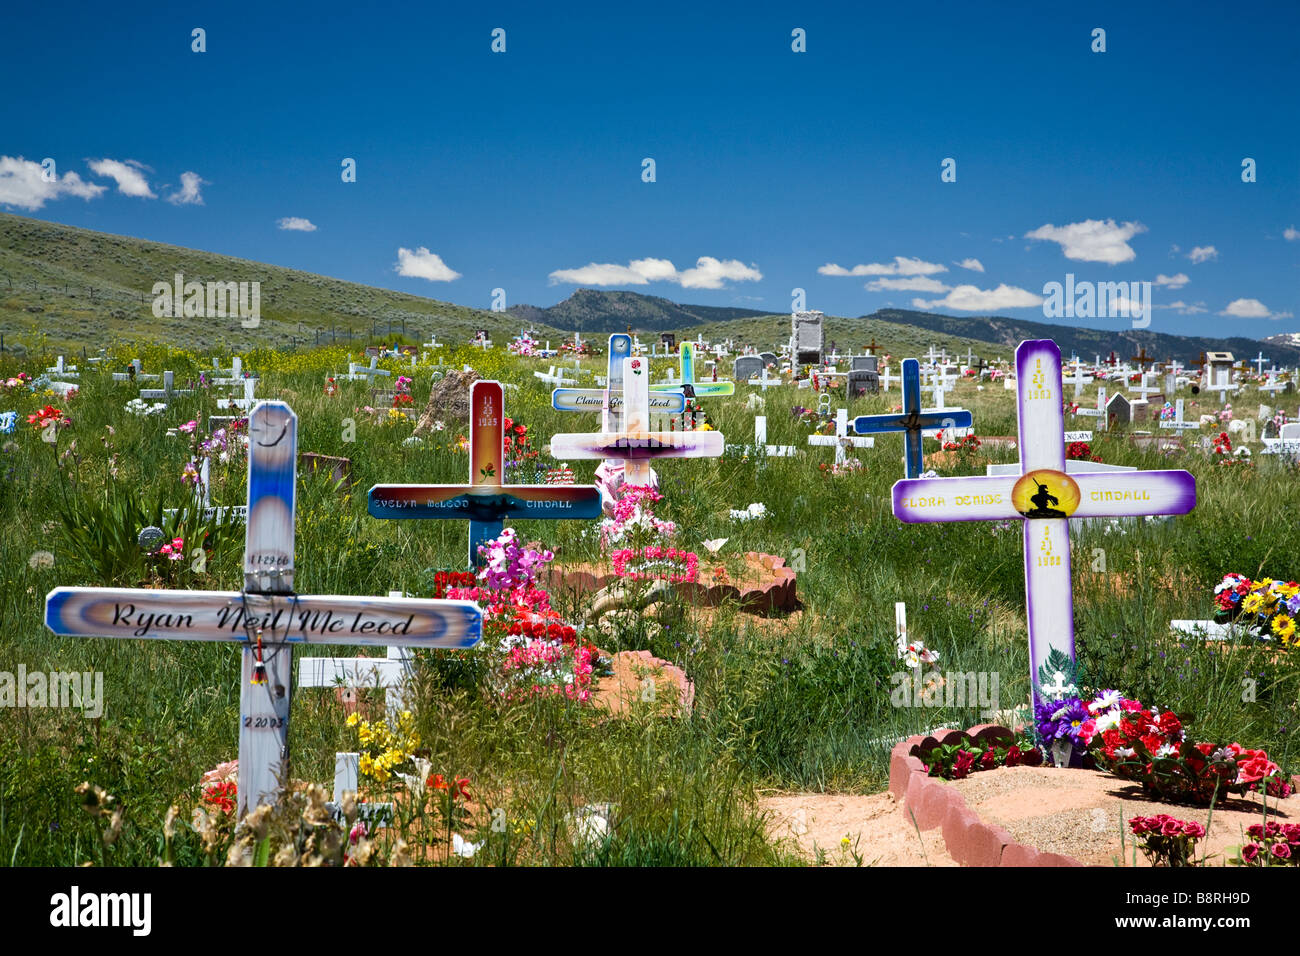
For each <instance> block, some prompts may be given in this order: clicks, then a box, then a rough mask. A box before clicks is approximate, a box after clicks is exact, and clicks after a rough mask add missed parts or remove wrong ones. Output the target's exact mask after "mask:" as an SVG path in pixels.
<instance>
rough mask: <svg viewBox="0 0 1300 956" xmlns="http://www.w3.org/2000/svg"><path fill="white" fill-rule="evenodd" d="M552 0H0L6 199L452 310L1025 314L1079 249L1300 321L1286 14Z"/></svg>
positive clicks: (1034, 311)
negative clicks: (597, 292) (377, 2)
mask: <svg viewBox="0 0 1300 956" xmlns="http://www.w3.org/2000/svg"><path fill="white" fill-rule="evenodd" d="M549 7H550V5H543V4H526V5H525V4H519V5H506V4H494V5H490V6H486V7H483V8H481V9H479V8H478V5H471V4H456V5H447V7H446V9H439V8H437V7H434V6H428V5H419V6H417V5H411V7H410V9H408V10H404V11H396V12H394V11H386V12H375V11H374V10H372V8H370V7H368V6H367V5H364V4H340V3H331V2H321V3H315V4H311V5H301V6H296V7H294V6H290V5H280V4H274V5H273V4H249V5H239V4H224V3H223V4H210V5H198V6H193V7H183V6H182V5H172V4H154V5H150V6H149V7H148V8H142V9H140V10H138V11H131V10H123V9H121V8H120V7H119V6H117V5H110V6H103V5H96V6H93V7H92V6H83V7H76V6H74V7H73V8H71V9H68V8H57V15H56V14H55V13H53V12H51V11H52V10H54V9H56V8H49V7H47V6H43V5H37V4H19V5H15V6H11V7H10V8H9V9H7V10H6V21H7V22H6V25H5V33H6V54H5V57H4V60H3V62H0V78H2V79H3V82H4V88H5V90H6V93H7V95H6V96H5V97H4V98H3V99H2V100H0V130H2V131H3V132H2V133H0V208H2V209H4V210H5V211H8V212H14V213H18V214H21V215H30V216H36V217H41V218H46V219H50V220H53V221H57V222H63V223H68V224H71V225H76V226H84V227H87V228H91V229H98V230H103V231H106V232H113V233H123V234H127V235H132V236H139V237H142V238H146V239H152V240H158V241H161V242H169V243H174V244H177V245H182V246H189V247H193V248H199V249H205V250H209V251H213V252H219V253H225V254H229V255H235V256H240V257H242V258H245V259H252V260H258V261H265V262H270V263H274V264H277V265H283V266H289V267H293V268H299V269H305V270H309V271H312V272H320V273H324V274H326V275H331V276H336V277H339V278H343V279H349V280H353V281H357V282H364V283H368V284H372V285H379V286H385V287H388V288H393V289H399V290H402V291H406V292H412V293H416V294H420V295H428V296H431V297H434V298H440V299H447V300H451V301H453V302H458V303H462V304H465V305H471V306H477V307H481V308H487V307H489V306H490V305H491V301H492V290H493V289H494V288H498V287H499V288H503V289H505V291H506V302H507V304H508V305H513V304H518V303H522V302H530V303H534V304H538V305H549V304H552V303H554V302H556V301H559V300H560V299H563V298H565V297H566V296H568V295H569V294H570V293H571V292H572V291H573V290H574V289H575V288H577V287H579V286H588V287H590V286H597V285H599V287H603V288H622V289H632V290H635V291H640V292H646V293H649V294H654V295H663V296H667V297H669V298H672V299H675V300H677V301H681V302H692V303H702V304H711V305H741V306H752V307H754V308H757V309H763V310H768V311H776V312H781V311H787V310H789V309H790V307H791V290H792V289H794V288H802V289H804V290H806V296H807V306H808V307H809V308H817V309H822V310H823V311H826V312H828V313H834V314H840V315H860V314H864V313H869V312H872V311H874V310H875V309H878V308H882V307H887V306H895V307H902V308H912V307H924V308H927V309H931V310H933V311H939V312H945V313H949V314H953V315H977V314H989V313H994V314H1003V315H1012V316H1017V317H1020V318H1025V319H1040V320H1041V319H1042V318H1043V317H1044V313H1043V306H1042V304H1041V301H1040V300H1041V299H1042V298H1043V295H1044V284H1045V283H1048V282H1053V281H1055V282H1064V281H1065V277H1066V274H1067V273H1072V274H1073V275H1074V276H1075V279H1076V281H1082V280H1090V281H1125V282H1140V281H1149V282H1152V283H1156V285H1155V286H1154V289H1153V296H1152V297H1153V301H1154V304H1155V306H1156V307H1155V309H1154V311H1153V319H1152V322H1151V325H1150V328H1151V329H1152V330H1153V331H1163V332H1176V333H1183V334H1240V335H1252V336H1264V335H1269V334H1274V333H1278V332H1290V331H1293V330H1295V329H1297V328H1300V320H1297V318H1296V316H1297V315H1300V292H1298V291H1297V290H1298V289H1300V231H1297V230H1300V124H1298V123H1297V121H1296V117H1297V116H1300V85H1298V84H1297V83H1296V82H1295V77H1294V72H1293V71H1294V44H1295V37H1296V36H1297V35H1300V4H1295V3H1277V4H1269V3H1264V4H1259V5H1256V6H1253V7H1251V8H1250V10H1249V12H1246V11H1244V10H1237V9H1233V8H1225V7H1223V6H1222V5H1221V4H1219V3H1191V4H1179V5H1176V6H1169V5H1162V4H1146V3H1143V4H1128V3H1110V2H1096V3H1088V4H1069V5H1065V4H1044V3H1005V4H997V5H996V7H997V10H998V12H997V13H988V12H986V10H987V9H989V5H988V4H977V3H952V4H943V5H938V6H929V5H926V6H920V5H906V4H890V5H887V6H886V5H881V6H879V7H878V8H872V7H859V6H853V5H844V6H843V7H842V8H840V9H821V10H818V11H814V12H807V11H806V9H805V7H804V5H803V4H793V3H792V4H784V5H772V4H754V3H744V4H726V5H709V6H708V7H707V9H706V8H705V6H704V5H701V4H680V5H678V4H668V3H654V4H649V5H646V4H632V5H626V8H625V9H615V8H614V5H609V4H592V5H585V6H570V7H568V8H567V10H566V11H564V12H561V13H555V12H553V11H551V10H550V9H549ZM1133 7H1141V9H1133ZM195 27H201V28H203V29H204V30H205V31H206V46H207V50H206V52H204V53H195V52H192V50H191V44H192V39H191V30H192V29H193V28H195ZM498 27H500V28H503V29H504V30H505V31H506V33H505V42H506V51H505V52H504V53H493V52H492V50H491V44H492V35H491V34H492V31H493V29H494V28H498ZM1097 27H1101V28H1103V29H1105V31H1106V51H1105V52H1104V53H1094V52H1092V50H1091V47H1092V45H1093V42H1094V41H1093V38H1092V31H1093V29H1094V28H1097ZM795 28H801V29H803V30H804V31H806V46H807V52H803V53H796V52H793V50H792V49H791V45H792V42H793V41H792V36H791V33H792V30H794V29H795ZM20 157H21V161H20V159H19V158H20ZM45 157H51V158H53V159H54V160H55V162H56V164H57V166H56V172H57V174H58V176H59V177H60V178H59V180H58V181H56V182H47V181H44V180H42V179H41V178H40V176H39V175H37V174H36V173H37V171H38V169H39V167H37V166H35V165H33V164H39V163H40V162H41V161H42V160H43V159H44V158H45ZM345 157H351V158H354V159H355V160H356V164H357V181H356V182H355V183H344V182H342V180H341V177H340V164H341V161H342V160H343V159H344V158H345ZM647 157H650V158H653V159H654V161H655V181H654V182H643V180H642V171H643V165H642V162H643V159H645V158H647ZM949 157H951V158H952V159H954V160H955V161H956V181H955V182H942V181H941V177H940V173H941V163H942V162H943V160H944V159H945V158H949ZM1247 157H1249V158H1251V159H1253V160H1254V161H1255V163H1256V181H1255V182H1253V183H1244V182H1242V160H1243V159H1244V158H1247ZM74 176H75V178H73V177H74ZM98 187H104V188H102V189H100V188H98ZM290 220H305V221H306V223H305V224H310V225H311V226H313V227H314V229H313V230H311V231H307V230H305V229H302V228H300V229H293V228H282V226H283V225H285V224H289V221H290ZM305 224H304V223H299V225H305ZM1031 234H1032V236H1033V237H1034V238H1031ZM401 250H406V252H405V253H403V252H401ZM969 260H975V262H970V261H969ZM963 262H965V263H966V265H967V267H963V266H962V265H961V263H963ZM976 264H978V267H979V268H978V269H976V268H974V266H975V265H976ZM980 270H982V271H980ZM403 273H405V274H403ZM160 278H166V277H160ZM231 278H256V276H254V275H251V274H250V275H248V276H243V275H241V276H232V277H231ZM1078 324H1080V325H1090V326H1094V327H1100V328H1120V327H1127V326H1128V325H1129V324H1130V320H1129V319H1127V318H1122V317H1121V318H1106V317H1100V318H1092V319H1087V320H1082V319H1081V320H1078Z"/></svg>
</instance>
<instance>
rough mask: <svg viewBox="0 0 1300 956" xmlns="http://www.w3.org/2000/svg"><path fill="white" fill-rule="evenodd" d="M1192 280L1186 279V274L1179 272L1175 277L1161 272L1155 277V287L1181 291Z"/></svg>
mask: <svg viewBox="0 0 1300 956" xmlns="http://www.w3.org/2000/svg"><path fill="white" fill-rule="evenodd" d="M1191 281H1192V280H1191V279H1189V278H1187V273H1185V272H1180V273H1178V274H1177V275H1172V276H1167V275H1165V274H1164V273H1163V272H1162V273H1160V274H1159V275H1157V276H1156V285H1163V286H1168V287H1169V288H1171V289H1181V288H1182V287H1183V286H1185V285H1187V283H1189V282H1191Z"/></svg>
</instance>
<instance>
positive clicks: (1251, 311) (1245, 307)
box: [1219, 299, 1292, 319]
mask: <svg viewBox="0 0 1300 956" xmlns="http://www.w3.org/2000/svg"><path fill="white" fill-rule="evenodd" d="M1219 315H1226V316H1228V317H1229V318H1233V319H1289V318H1292V315H1291V313H1290V312H1270V311H1269V309H1268V306H1266V305H1265V304H1264V303H1263V302H1260V301H1259V299H1233V300H1232V301H1231V302H1229V303H1228V307H1227V308H1226V309H1224V310H1223V311H1222V312H1220V313H1219Z"/></svg>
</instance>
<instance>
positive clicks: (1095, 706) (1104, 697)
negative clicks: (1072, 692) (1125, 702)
mask: <svg viewBox="0 0 1300 956" xmlns="http://www.w3.org/2000/svg"><path fill="white" fill-rule="evenodd" d="M1119 696H1120V695H1119V691H1117V690H1108V691H1106V692H1105V693H1104V694H1100V695H1098V697H1097V699H1096V700H1094V701H1093V702H1092V703H1091V704H1090V705H1089V706H1088V709H1089V710H1091V711H1092V712H1093V713H1094V714H1095V713H1097V711H1099V710H1110V709H1111V708H1112V707H1117V706H1119Z"/></svg>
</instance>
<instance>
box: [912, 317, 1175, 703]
mask: <svg viewBox="0 0 1300 956" xmlns="http://www.w3.org/2000/svg"><path fill="white" fill-rule="evenodd" d="M1016 380H1017V381H1018V382H1019V383H1020V384H1019V387H1018V389H1017V393H1018V398H1017V418H1018V421H1019V440H1018V445H1019V449H1020V456H1021V457H1020V475H1018V476H1016V475H1010V476H1002V477H987V476H975V477H958V478H905V479H903V480H901V481H899V482H897V483H895V485H894V489H893V505H894V516H895V517H897V518H898V519H899V520H901V521H905V522H909V523H931V522H941V521H1007V520H1015V519H1021V520H1023V521H1024V555H1025V598H1026V613H1027V617H1028V622H1029V657H1030V679H1031V681H1032V683H1033V686H1034V688H1035V694H1036V695H1037V697H1038V698H1039V699H1040V700H1041V699H1043V694H1044V693H1045V685H1047V684H1048V683H1049V681H1051V680H1052V679H1053V677H1054V676H1055V673H1056V672H1057V671H1061V672H1062V673H1067V672H1068V671H1071V670H1073V667H1074V599H1073V593H1072V586H1071V576H1070V534H1069V521H1068V519H1069V518H1070V517H1077V518H1098V517H1123V516H1129V517H1133V516H1138V515H1152V514H1186V513H1187V512H1189V511H1191V510H1192V508H1194V507H1195V505H1196V482H1195V480H1194V479H1193V477H1192V476H1191V475H1190V474H1188V473H1187V472H1185V471H1134V472H1099V473H1092V474H1081V473H1076V474H1068V473H1067V472H1066V462H1065V441H1064V420H1063V415H1062V410H1061V350H1060V349H1059V348H1057V346H1056V343H1054V342H1052V341H1051V340H1050V339H1039V340H1030V341H1025V342H1021V343H1020V346H1019V348H1017V349H1016Z"/></svg>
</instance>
